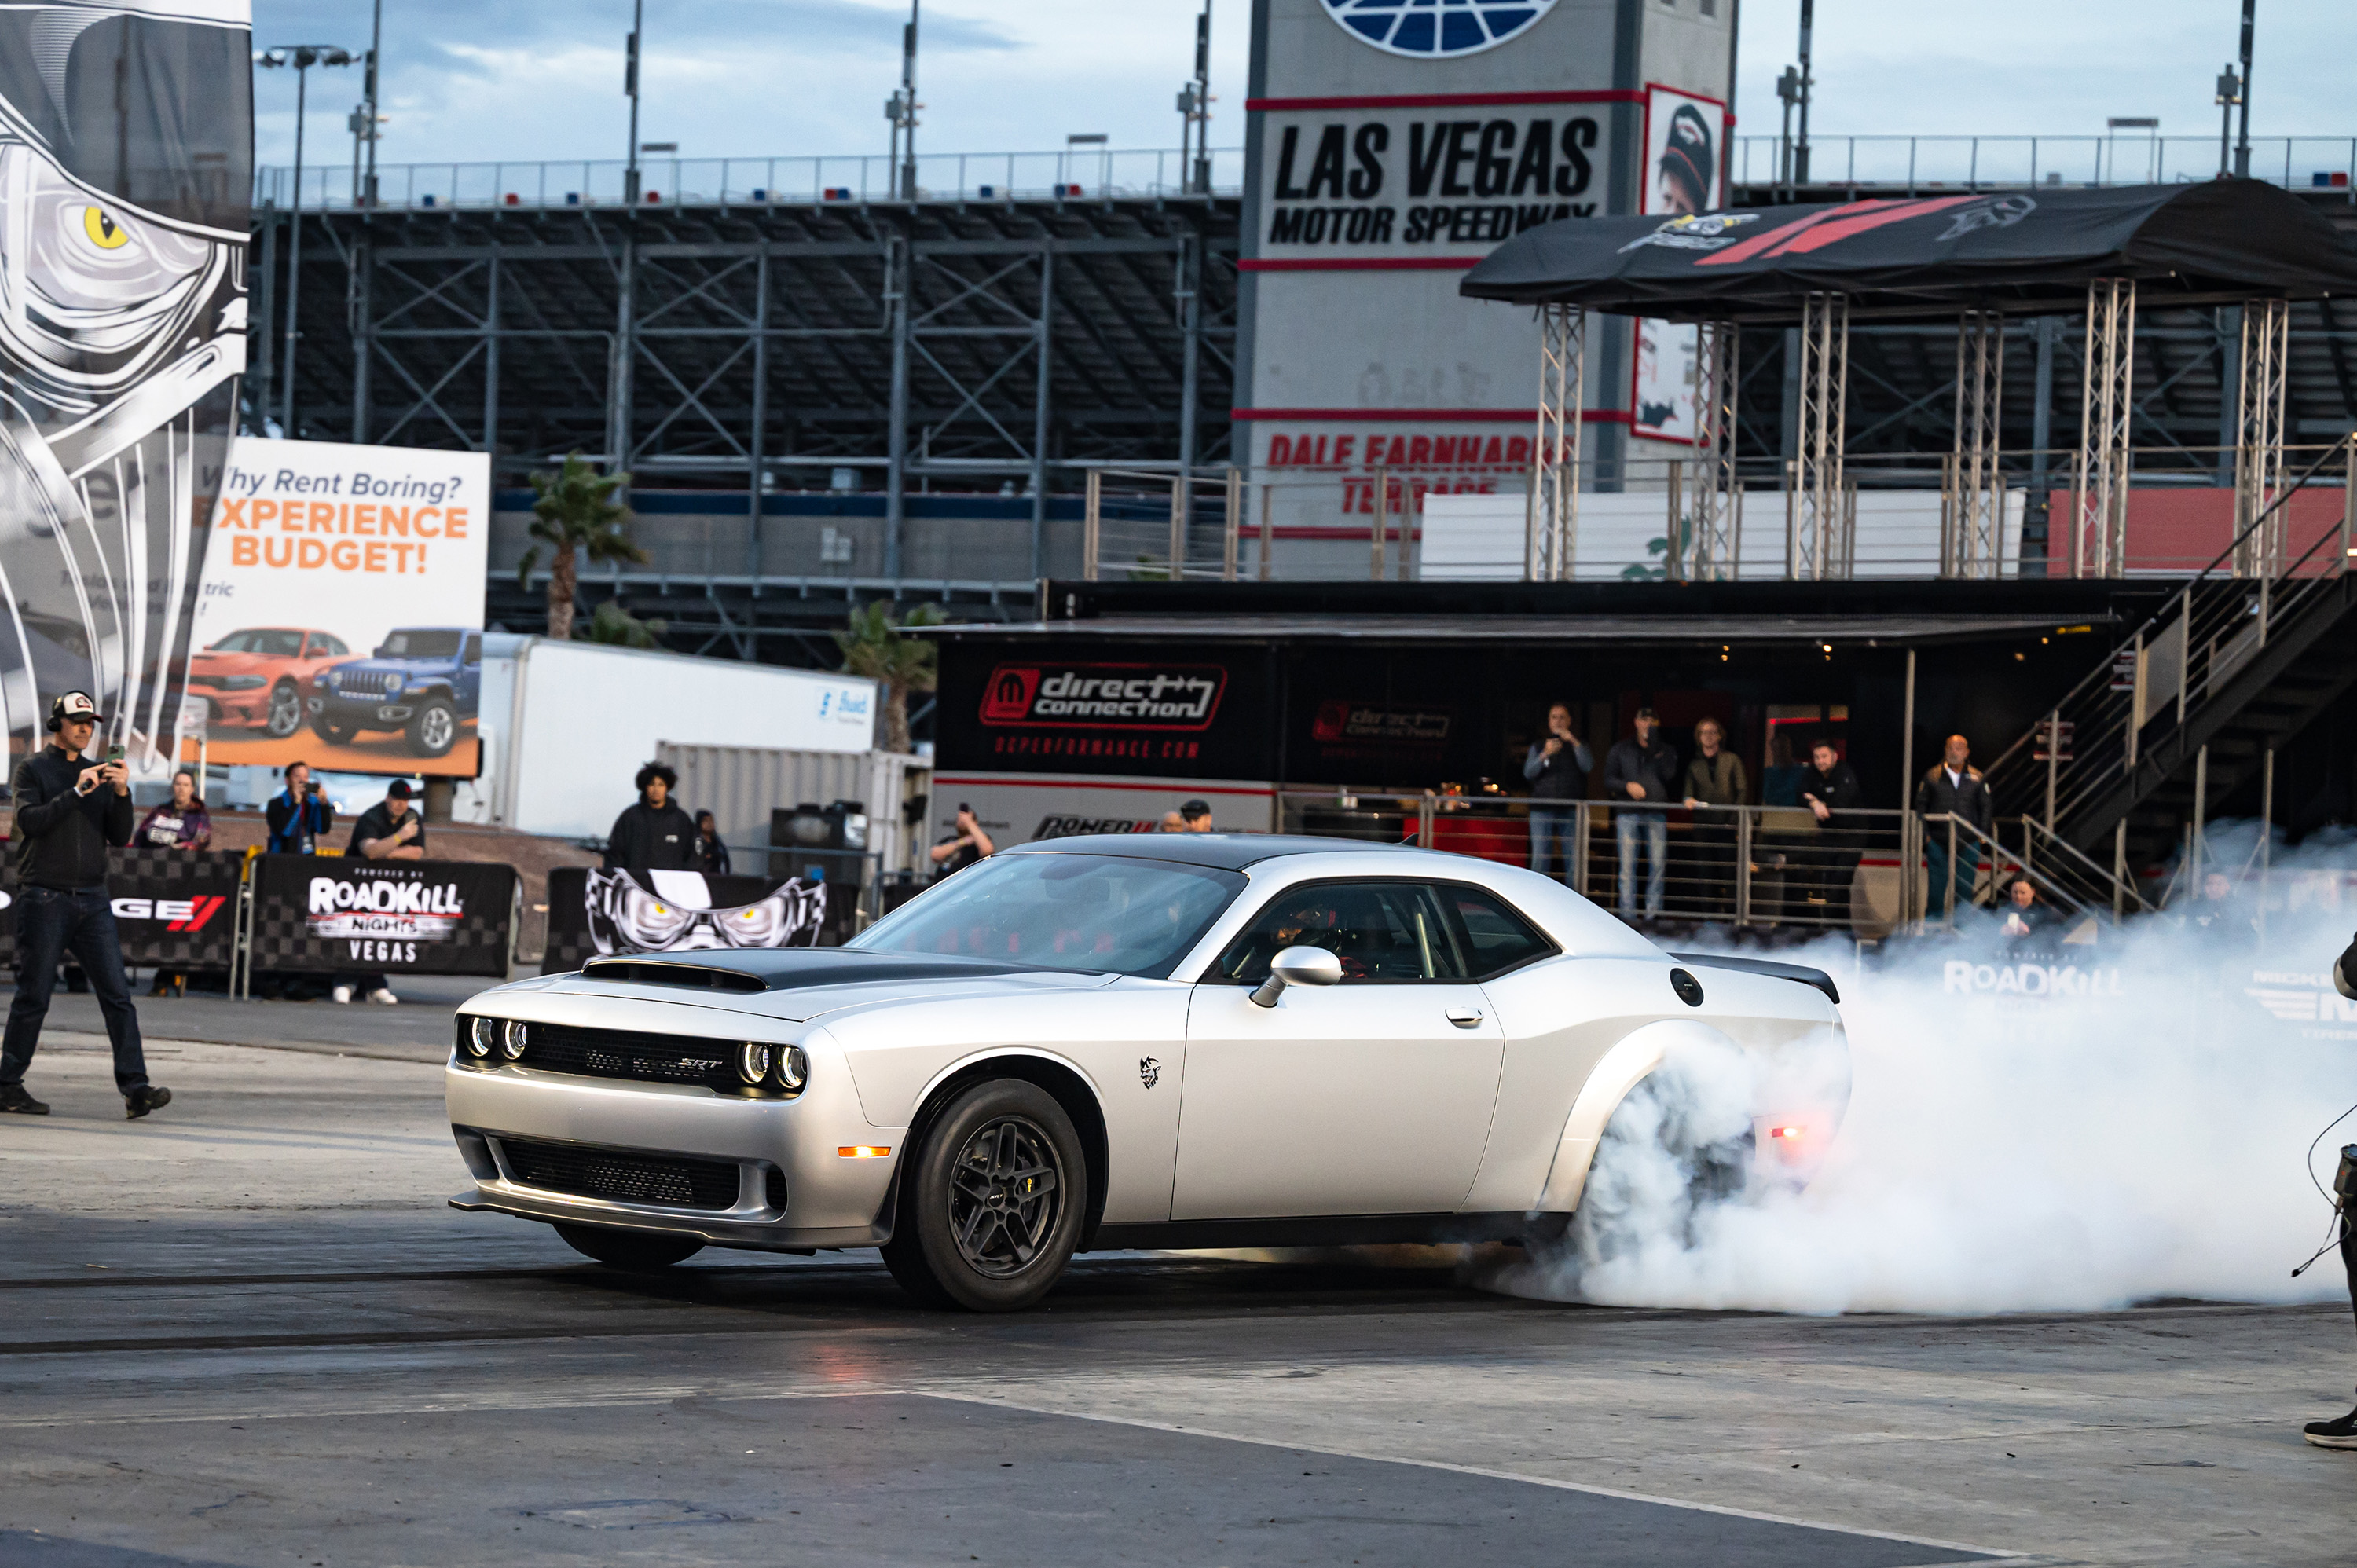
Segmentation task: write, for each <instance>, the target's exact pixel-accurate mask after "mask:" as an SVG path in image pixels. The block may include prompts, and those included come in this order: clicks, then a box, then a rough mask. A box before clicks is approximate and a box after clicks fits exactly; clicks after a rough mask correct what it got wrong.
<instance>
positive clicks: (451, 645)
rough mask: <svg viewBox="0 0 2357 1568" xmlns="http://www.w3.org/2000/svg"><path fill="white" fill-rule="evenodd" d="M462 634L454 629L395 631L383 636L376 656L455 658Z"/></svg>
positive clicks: (393, 657) (383, 657) (390, 657)
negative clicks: (381, 644)
mask: <svg viewBox="0 0 2357 1568" xmlns="http://www.w3.org/2000/svg"><path fill="white" fill-rule="evenodd" d="M464 635H465V634H464V633H463V632H456V631H396V632H393V633H391V634H390V635H388V636H387V637H386V638H385V639H384V646H383V647H382V648H380V649H378V650H376V657H378V658H379V659H455V658H457V655H458V639H459V638H460V637H462V636H464Z"/></svg>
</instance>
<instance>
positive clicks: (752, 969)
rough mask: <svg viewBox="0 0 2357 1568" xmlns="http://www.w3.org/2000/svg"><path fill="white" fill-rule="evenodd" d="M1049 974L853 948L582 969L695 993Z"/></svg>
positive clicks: (724, 954)
mask: <svg viewBox="0 0 2357 1568" xmlns="http://www.w3.org/2000/svg"><path fill="white" fill-rule="evenodd" d="M1041 972H1043V971H1041V970H1040V969H1039V967H1038V966H1037V965H1033V964H1020V963H1001V962H997V961H994V960H991V959H982V958H956V957H951V956H947V955H942V956H929V955H925V954H916V953H887V952H863V951H860V950H857V949H854V948H758V949H757V948H735V949H729V950H712V951H697V952H660V953H629V954H618V955H616V956H615V957H612V958H593V959H591V960H590V961H588V962H587V963H585V964H583V965H582V966H581V978H582V979H584V980H602V981H606V982H608V983H613V984H618V985H676V986H681V987H684V988H687V989H691V990H697V991H717V992H736V993H739V994H748V993H755V992H763V991H802V990H806V989H809V988H810V987H813V986H819V985H872V984H876V983H888V982H894V981H910V980H979V979H983V978H985V977H988V976H994V975H1006V974H1036V973H1041Z"/></svg>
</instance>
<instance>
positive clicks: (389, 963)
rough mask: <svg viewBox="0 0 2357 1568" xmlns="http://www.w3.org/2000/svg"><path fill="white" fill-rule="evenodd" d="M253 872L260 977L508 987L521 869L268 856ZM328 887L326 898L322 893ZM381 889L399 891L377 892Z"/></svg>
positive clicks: (256, 961)
mask: <svg viewBox="0 0 2357 1568" xmlns="http://www.w3.org/2000/svg"><path fill="white" fill-rule="evenodd" d="M253 872H254V885H253V968H254V969H255V970H256V971H257V972H260V971H265V970H276V971H280V972H301V973H318V974H332V973H343V972H352V971H382V972H384V973H386V974H483V975H492V976H496V977H498V978H500V979H502V980H504V979H506V978H507V972H508V953H509V947H510V938H511V921H512V918H513V912H514V908H515V887H516V874H515V868H514V867H513V866H508V865H485V864H483V863H481V862H479V861H452V860H440V861H436V860H404V861H364V860H350V859H344V858H340V857H338V856H332V855H303V854H265V855H264V856H262V857H261V858H260V859H258V860H256V861H255V862H254V863H253ZM321 882H324V883H326V884H328V891H327V892H326V893H325V894H319V891H318V889H317V887H316V886H315V884H318V883H321ZM380 886H383V887H386V888H388V889H389V890H391V891H388V892H387V893H384V894H377V893H375V889H377V888H378V887H380ZM339 887H341V888H344V889H348V890H349V891H348V892H346V893H344V894H341V895H339V894H337V893H336V892H335V891H334V889H336V888H339ZM400 890H411V891H410V892H409V893H408V894H407V896H403V894H402V893H401V891H400ZM315 895H317V897H315ZM321 904H325V905H326V906H327V907H326V908H320V907H319V906H320V905H321ZM420 911H422V913H420Z"/></svg>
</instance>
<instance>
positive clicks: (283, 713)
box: [263, 681, 303, 740]
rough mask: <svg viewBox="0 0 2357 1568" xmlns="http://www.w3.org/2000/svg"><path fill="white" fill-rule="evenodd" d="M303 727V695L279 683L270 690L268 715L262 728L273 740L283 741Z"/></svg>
mask: <svg viewBox="0 0 2357 1568" xmlns="http://www.w3.org/2000/svg"><path fill="white" fill-rule="evenodd" d="M302 727H303V694H302V693H300V692H297V691H296V689H295V687H294V685H293V684H292V683H291V682H285V681H281V682H278V684H277V685H275V686H273V687H272V688H270V713H269V716H268V717H266V718H265V719H264V721H263V728H264V730H266V731H268V732H269V735H270V738H271V739H273V740H285V738H286V737H287V736H290V735H293V734H294V733H295V732H296V730H298V729H301V728H302Z"/></svg>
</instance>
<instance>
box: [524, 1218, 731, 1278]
mask: <svg viewBox="0 0 2357 1568" xmlns="http://www.w3.org/2000/svg"><path fill="white" fill-rule="evenodd" d="M556 1233H557V1235H558V1236H560V1237H562V1238H564V1240H565V1245H566V1246H568V1247H570V1248H572V1249H573V1250H574V1251H576V1252H578V1253H580V1254H581V1255H582V1256H583V1257H585V1258H594V1259H596V1260H597V1262H601V1263H603V1264H605V1265H606V1266H607V1267H608V1268H609V1269H620V1270H623V1271H624V1272H626V1273H634V1274H651V1273H654V1272H655V1271H656V1270H658V1269H667V1268H669V1267H671V1266H672V1265H673V1263H680V1262H686V1261H687V1260H688V1259H690V1258H693V1257H694V1256H695V1255H696V1254H697V1253H698V1252H701V1251H704V1243H703V1242H702V1241H700V1240H696V1239H695V1238H694V1237H693V1236H666V1235H663V1234H662V1233H660V1232H658V1231H652V1230H608V1228H607V1227H605V1226H603V1225H559V1226H557V1227H556Z"/></svg>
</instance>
